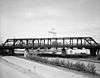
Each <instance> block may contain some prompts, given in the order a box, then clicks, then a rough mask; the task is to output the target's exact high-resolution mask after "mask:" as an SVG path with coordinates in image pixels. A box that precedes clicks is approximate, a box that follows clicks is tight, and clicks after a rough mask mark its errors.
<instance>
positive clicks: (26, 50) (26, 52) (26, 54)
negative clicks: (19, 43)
mask: <svg viewBox="0 0 100 78" xmlns="http://www.w3.org/2000/svg"><path fill="white" fill-rule="evenodd" d="M28 56H29V50H28V49H25V52H24V57H28Z"/></svg>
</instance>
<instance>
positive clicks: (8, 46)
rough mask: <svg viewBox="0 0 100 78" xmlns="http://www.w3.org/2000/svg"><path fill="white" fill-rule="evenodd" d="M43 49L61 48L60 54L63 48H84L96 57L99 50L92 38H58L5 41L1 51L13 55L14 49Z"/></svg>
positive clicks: (63, 51) (0, 47)
mask: <svg viewBox="0 0 100 78" xmlns="http://www.w3.org/2000/svg"><path fill="white" fill-rule="evenodd" d="M38 48H40V49H45V48H48V49H50V48H56V49H57V48H62V53H65V48H71V49H73V48H78V49H82V48H86V49H90V55H91V56H96V54H97V53H98V52H99V50H100V45H99V44H98V43H97V42H96V41H95V40H94V39H93V38H92V37H60V38H16V39H15V38H14V39H7V40H6V41H5V42H4V43H3V45H2V46H0V49H1V50H9V52H10V53H11V54H12V55H13V54H14V49H38Z"/></svg>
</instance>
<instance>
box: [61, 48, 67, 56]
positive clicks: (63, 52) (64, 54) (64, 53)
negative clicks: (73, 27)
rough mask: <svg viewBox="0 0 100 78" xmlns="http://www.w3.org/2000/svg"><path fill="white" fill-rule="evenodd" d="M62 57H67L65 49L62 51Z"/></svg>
mask: <svg viewBox="0 0 100 78" xmlns="http://www.w3.org/2000/svg"><path fill="white" fill-rule="evenodd" d="M62 56H66V49H65V48H63V49H62Z"/></svg>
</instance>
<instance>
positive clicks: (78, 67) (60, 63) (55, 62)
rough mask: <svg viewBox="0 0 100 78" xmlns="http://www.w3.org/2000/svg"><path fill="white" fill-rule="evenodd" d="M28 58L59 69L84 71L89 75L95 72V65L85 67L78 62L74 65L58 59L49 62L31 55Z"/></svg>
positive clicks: (46, 59)
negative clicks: (59, 67)
mask: <svg viewBox="0 0 100 78" xmlns="http://www.w3.org/2000/svg"><path fill="white" fill-rule="evenodd" d="M29 58H30V59H32V60H35V61H38V62H42V63H46V64H51V65H56V66H61V67H64V68H68V69H73V70H78V71H84V72H89V73H95V72H96V70H95V65H94V64H90V63H89V64H87V65H85V64H84V63H80V62H76V63H73V62H69V61H67V62H66V61H65V60H59V58H57V59H51V60H49V59H48V58H46V57H45V58H43V57H38V56H32V55H30V56H29Z"/></svg>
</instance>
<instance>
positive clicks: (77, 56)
mask: <svg viewBox="0 0 100 78" xmlns="http://www.w3.org/2000/svg"><path fill="white" fill-rule="evenodd" d="M38 56H40V57H61V58H88V57H90V55H75V54H67V55H64V56H63V55H61V54H48V53H45V54H38Z"/></svg>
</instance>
